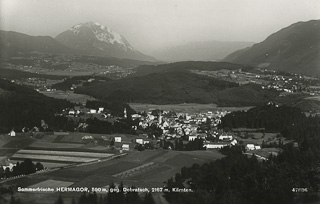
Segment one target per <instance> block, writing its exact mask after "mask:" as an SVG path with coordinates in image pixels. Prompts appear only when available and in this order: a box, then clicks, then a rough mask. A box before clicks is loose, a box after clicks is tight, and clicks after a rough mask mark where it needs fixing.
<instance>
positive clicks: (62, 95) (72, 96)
mask: <svg viewBox="0 0 320 204" xmlns="http://www.w3.org/2000/svg"><path fill="white" fill-rule="evenodd" d="M40 93H42V94H43V95H45V96H48V97H52V98H57V99H65V100H68V101H70V102H73V103H82V104H83V103H86V102H87V100H90V101H93V100H96V99H95V98H93V97H91V96H88V95H84V94H76V93H73V92H72V91H67V92H65V91H60V90H57V91H50V92H49V91H41V92H40Z"/></svg>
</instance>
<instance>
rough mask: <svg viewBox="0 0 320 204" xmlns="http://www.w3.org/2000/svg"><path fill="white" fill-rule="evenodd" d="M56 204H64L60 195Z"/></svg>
mask: <svg viewBox="0 0 320 204" xmlns="http://www.w3.org/2000/svg"><path fill="white" fill-rule="evenodd" d="M54 204H64V202H63V199H62V197H61V195H60V194H59V197H58V200H57V201H56V202H54Z"/></svg>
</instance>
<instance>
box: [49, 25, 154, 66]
mask: <svg viewBox="0 0 320 204" xmlns="http://www.w3.org/2000/svg"><path fill="white" fill-rule="evenodd" d="M55 39H56V40H57V41H58V42H60V43H61V44H63V45H65V46H67V47H70V48H73V49H78V50H82V51H84V52H85V53H87V54H89V55H96V56H103V57H117V58H127V59H138V60H148V61H155V59H154V58H152V57H149V56H146V55H144V54H142V53H140V52H138V51H137V50H135V49H134V48H133V47H132V46H131V45H130V43H129V42H128V41H127V40H126V39H125V38H124V37H123V36H122V35H120V34H119V33H117V32H115V31H113V30H111V29H110V28H108V27H107V26H105V25H102V24H100V23H98V22H95V21H89V22H85V23H80V24H77V25H74V26H72V27H71V28H70V29H68V30H66V31H64V32H62V33H60V34H59V35H58V36H57V37H56V38H55Z"/></svg>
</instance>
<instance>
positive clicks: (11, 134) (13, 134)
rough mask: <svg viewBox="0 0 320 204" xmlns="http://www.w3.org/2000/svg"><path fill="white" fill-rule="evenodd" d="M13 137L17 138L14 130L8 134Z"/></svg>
mask: <svg viewBox="0 0 320 204" xmlns="http://www.w3.org/2000/svg"><path fill="white" fill-rule="evenodd" d="M8 135H9V136H11V137H15V136H16V132H15V131H14V130H11V131H10V132H9V134H8Z"/></svg>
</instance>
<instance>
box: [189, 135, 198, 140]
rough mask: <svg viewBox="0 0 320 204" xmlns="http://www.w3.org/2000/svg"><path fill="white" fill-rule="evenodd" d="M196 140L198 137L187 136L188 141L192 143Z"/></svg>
mask: <svg viewBox="0 0 320 204" xmlns="http://www.w3.org/2000/svg"><path fill="white" fill-rule="evenodd" d="M196 138H198V136H196V135H189V137H188V140H189V141H194V140H195V139H196Z"/></svg>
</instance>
